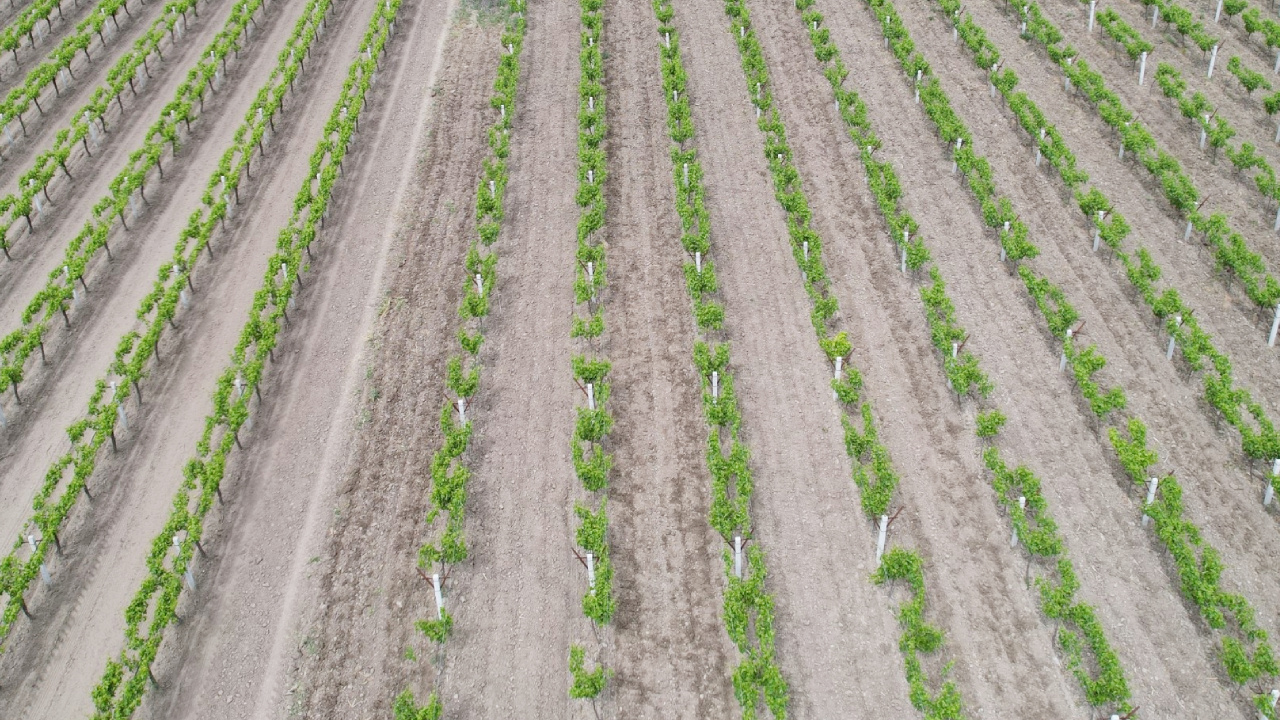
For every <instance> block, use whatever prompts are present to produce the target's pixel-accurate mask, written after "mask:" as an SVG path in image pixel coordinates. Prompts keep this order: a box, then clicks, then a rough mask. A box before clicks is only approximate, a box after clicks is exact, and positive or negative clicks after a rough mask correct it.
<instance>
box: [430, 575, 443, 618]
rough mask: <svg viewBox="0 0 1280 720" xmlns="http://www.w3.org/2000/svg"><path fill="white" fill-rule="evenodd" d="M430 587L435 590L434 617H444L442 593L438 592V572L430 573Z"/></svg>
mask: <svg viewBox="0 0 1280 720" xmlns="http://www.w3.org/2000/svg"><path fill="white" fill-rule="evenodd" d="M431 587H432V588H433V589H435V591H436V619H437V620H443V619H444V595H443V594H442V593H441V592H440V573H432V574H431Z"/></svg>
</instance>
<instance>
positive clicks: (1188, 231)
mask: <svg viewBox="0 0 1280 720" xmlns="http://www.w3.org/2000/svg"><path fill="white" fill-rule="evenodd" d="M1191 227H1192V225H1191V221H1190V220H1188V221H1187V229H1186V230H1183V231H1182V241H1183V242H1186V241H1188V240H1190V239H1191Z"/></svg>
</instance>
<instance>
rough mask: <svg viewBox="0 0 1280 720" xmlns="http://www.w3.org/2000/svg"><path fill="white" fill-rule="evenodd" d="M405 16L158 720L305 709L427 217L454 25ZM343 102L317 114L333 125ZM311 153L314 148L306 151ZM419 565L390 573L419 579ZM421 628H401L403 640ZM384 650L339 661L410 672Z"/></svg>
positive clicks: (411, 10) (371, 687) (415, 8)
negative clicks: (390, 256)
mask: <svg viewBox="0 0 1280 720" xmlns="http://www.w3.org/2000/svg"><path fill="white" fill-rule="evenodd" d="M400 12H401V15H400V19H399V20H398V21H397V30H396V37H395V39H394V40H393V44H392V45H391V48H390V51H389V56H388V57H387V59H386V61H384V64H383V66H382V69H381V70H380V72H379V82H378V85H377V86H376V87H375V89H374V91H373V93H372V94H371V95H370V96H369V102H370V106H369V109H368V111H367V112H368V114H367V115H365V116H362V118H361V124H360V126H361V132H360V135H359V136H357V139H356V141H355V146H354V147H353V151H354V153H353V155H351V156H349V157H350V160H349V162H348V163H347V164H346V175H345V177H344V179H343V180H342V181H341V182H340V184H339V191H338V193H339V194H338V201H337V205H336V206H335V207H334V213H335V217H341V218H342V220H341V221H340V222H339V223H336V224H333V225H330V226H329V227H328V228H327V229H326V230H325V232H324V235H323V237H322V239H321V244H320V246H319V251H318V252H317V255H316V258H315V260H313V267H316V268H318V269H319V270H320V273H319V274H318V275H315V276H313V278H312V279H311V280H310V281H308V283H307V286H306V290H305V291H304V295H303V296H302V297H301V298H300V301H299V308H298V313H297V316H293V315H291V317H293V318H294V326H293V328H292V330H291V331H290V333H289V334H288V336H287V338H286V341H285V344H284V345H283V346H282V347H281V348H280V350H279V351H278V352H277V354H276V356H277V359H278V360H279V363H280V364H279V365H278V366H277V367H275V368H274V369H273V374H274V377H273V378H272V379H270V380H268V385H267V386H266V390H265V392H266V396H265V397H266V398H267V401H266V404H265V405H263V406H262V407H261V408H260V410H261V411H262V413H261V415H260V416H259V418H258V421H257V427H256V428H255V430H254V431H253V433H252V435H251V436H250V438H251V439H250V444H251V449H250V451H249V452H248V453H247V454H246V455H245V456H244V459H243V464H242V465H240V466H239V467H237V468H236V471H235V475H234V478H235V480H234V482H233V484H232V486H231V487H232V490H231V493H230V504H229V506H228V509H229V510H230V512H228V513H227V514H226V515H223V516H222V517H221V518H220V519H219V521H218V523H217V529H216V531H215V534H214V536H213V538H212V540H211V543H212V545H213V547H216V548H218V549H217V550H216V551H215V556H216V557H215V559H214V561H213V562H212V563H211V564H210V565H209V566H208V567H207V568H206V573H207V575H206V578H207V581H206V587H208V588H210V589H211V592H210V593H209V594H208V595H203V596H201V598H200V603H199V605H198V606H197V607H196V608H195V612H196V613H197V614H198V616H199V617H200V620H199V622H198V623H197V624H195V625H193V626H192V627H191V629H190V631H189V632H186V633H184V634H183V635H182V636H179V637H178V638H176V641H177V642H176V643H175V644H177V645H178V646H180V647H181V648H182V652H181V653H180V654H179V655H175V656H174V657H173V658H172V659H171V661H170V662H169V663H168V664H167V666H166V667H165V669H164V676H165V677H167V678H172V684H171V685H169V686H168V687H166V688H165V692H164V693H163V694H160V695H157V697H156V699H155V700H156V701H155V705H154V706H153V712H154V716H155V717H163V718H178V717H181V718H205V717H208V718H215V717H216V718H224V717H237V718H240V717H243V718H249V717H279V716H281V715H282V714H284V713H286V712H288V711H289V709H297V708H299V707H301V704H302V703H303V702H304V701H305V698H306V695H305V694H304V693H300V692H297V690H298V686H297V685H296V684H295V683H294V681H293V678H292V677H291V675H292V674H293V671H292V668H291V666H292V664H293V661H294V659H295V654H296V653H298V652H299V650H300V649H302V648H303V647H307V648H311V647H314V642H315V638H314V636H309V637H310V638H311V639H310V640H308V641H307V642H305V643H301V642H300V637H301V635H300V634H301V633H302V632H303V628H302V626H301V623H302V619H303V617H304V616H305V615H307V614H309V613H312V612H315V611H316V610H318V609H321V608H324V607H325V604H324V603H317V594H316V589H317V588H316V586H317V581H318V577H317V573H316V572H315V568H316V566H315V564H314V563H313V560H315V561H316V562H319V559H320V557H321V556H320V555H319V554H317V553H321V552H322V545H323V544H324V542H325V535H324V533H325V530H326V529H327V528H328V525H329V523H330V518H333V519H348V518H350V516H348V515H344V514H333V515H331V514H330V508H331V506H332V505H333V502H334V491H335V490H336V485H337V484H338V483H339V481H340V478H341V477H342V476H343V475H344V474H345V473H346V471H347V461H348V460H349V459H350V457H349V449H350V447H351V446H350V442H351V439H352V437H353V436H354V434H355V431H356V429H357V427H358V419H357V418H358V412H359V411H360V409H361V408H360V405H361V404H362V402H361V401H362V392H361V390H362V386H363V385H364V384H365V382H366V378H365V377H364V376H363V375H362V373H361V371H362V369H363V368H364V367H365V366H366V362H367V360H368V358H367V357H366V353H368V352H369V350H368V346H367V345H366V344H365V343H364V342H361V340H363V339H365V338H367V337H369V335H370V332H371V330H372V329H373V327H374V324H375V322H376V320H377V314H378V312H379V309H380V303H379V300H380V293H379V288H380V287H381V279H382V275H383V272H384V266H385V260H386V257H387V252H388V249H389V248H390V247H391V246H392V244H393V241H396V240H400V241H403V240H404V239H405V238H403V237H401V233H402V232H403V230H404V228H405V227H406V223H412V222H413V221H414V220H416V219H417V217H418V215H417V209H416V203H417V201H418V200H420V199H421V197H420V193H419V190H418V186H417V184H416V183H415V182H413V181H414V180H415V179H416V178H417V177H418V170H419V168H418V166H417V164H416V162H415V159H416V158H418V157H420V156H421V152H420V149H421V146H422V143H423V142H426V141H427V140H428V137H427V133H426V131H425V128H426V127H427V124H428V121H429V120H430V119H432V118H434V113H433V112H432V111H431V106H432V101H431V90H432V87H433V83H434V79H435V77H436V75H437V71H438V69H439V65H440V59H441V55H440V54H439V53H438V49H439V48H440V45H441V44H442V43H443V42H444V34H445V30H446V27H447V19H448V17H449V9H448V8H444V7H440V6H438V5H436V4H434V3H427V2H413V3H408V4H406V5H405V6H404V7H403V8H402V9H401V11H400ZM366 19H367V18H365V17H360V18H352V19H351V25H352V26H353V29H358V30H360V31H361V32H362V31H363V28H364V25H365V20H366ZM352 54H353V53H346V54H345V55H344V56H343V58H342V64H341V65H340V66H339V65H334V66H332V67H331V68H328V69H327V70H328V71H327V72H325V73H324V74H323V76H318V78H317V79H318V81H319V82H321V83H322V84H323V86H324V87H325V88H326V89H329V88H332V89H333V91H334V92H335V93H336V91H337V90H338V89H339V88H340V85H341V77H342V74H343V73H344V72H345V69H346V62H347V61H349V60H350V57H351V55H352ZM332 100H333V98H329V99H327V101H326V102H325V103H323V104H320V105H319V106H318V107H317V108H316V109H315V112H316V114H317V115H323V116H325V117H327V115H328V108H329V107H330V106H331V104H332ZM309 142H310V143H311V144H314V137H310V138H309ZM309 150H310V148H309V147H308V148H305V149H303V148H299V150H298V154H299V155H300V156H302V155H304V154H307V153H309ZM300 181H301V178H298V179H297V180H295V181H293V182H290V183H288V187H289V188H291V189H292V188H295V187H296V186H297V185H298V184H299V182H300ZM402 207H403V208H406V209H405V210H404V211H403V212H402V211H401V209H400V208H402ZM382 307H383V308H384V309H385V306H382ZM318 388H322V389H323V390H321V391H319V392H318V391H317V389H318ZM386 547H387V545H385V544H383V543H378V545H377V546H376V547H373V548H370V549H371V550H374V551H375V552H382V551H384V549H385V548H386ZM392 547H399V548H406V549H411V547H412V546H411V545H408V544H401V543H396V544H394V545H392ZM396 557H399V556H396ZM327 559H328V558H326V560H327ZM400 559H403V558H400ZM408 568H409V566H408V565H405V564H399V565H394V566H392V567H391V568H390V569H391V570H393V571H394V572H395V574H397V575H400V576H402V578H406V579H407V578H408V577H409V576H410V573H408V572H406V570H408ZM345 609H347V610H350V609H352V608H350V607H347V608H345ZM411 627H412V626H411V625H410V624H409V623H408V622H404V621H403V618H401V628H398V629H399V630H400V631H401V635H403V634H404V631H407V630H410V629H411ZM388 629H390V628H388ZM371 635H372V637H370V638H369V639H370V640H373V641H376V642H379V643H384V642H385V641H386V637H387V636H386V635H385V634H383V632H374V633H372V634H371ZM379 647H381V649H382V650H383V651H384V653H383V654H381V655H379V654H377V653H371V652H360V653H358V654H357V653H355V652H353V651H354V649H355V645H354V644H353V646H352V647H348V648H344V652H343V653H342V655H343V657H342V658H331V659H338V660H340V662H342V668H341V670H342V672H343V675H342V676H343V677H344V678H353V677H355V673H356V672H358V669H357V667H356V665H355V661H357V660H358V661H359V667H361V668H376V667H378V666H377V665H376V664H375V663H374V662H373V660H375V659H381V660H382V661H383V662H388V661H391V662H394V661H395V660H397V659H398V658H397V655H398V653H399V652H400V650H401V649H402V646H396V645H394V644H392V645H390V646H388V645H380V646H379ZM361 649H362V650H366V649H367V648H363V647H362V648H361ZM335 689H336V688H335ZM361 690H362V691H364V692H372V693H377V692H378V691H379V690H382V691H383V695H382V697H380V698H378V700H379V701H380V702H379V703H376V704H374V705H373V706H372V708H371V710H370V714H371V715H374V714H376V713H375V712H374V711H373V709H376V708H380V707H385V703H386V702H388V701H389V698H390V695H389V694H386V693H388V692H389V691H390V689H389V688H387V687H386V686H384V685H378V684H362V686H361Z"/></svg>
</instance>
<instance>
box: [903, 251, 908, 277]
mask: <svg viewBox="0 0 1280 720" xmlns="http://www.w3.org/2000/svg"><path fill="white" fill-rule="evenodd" d="M902 274H903V275H906V274H907V246H906V245H903V246H902Z"/></svg>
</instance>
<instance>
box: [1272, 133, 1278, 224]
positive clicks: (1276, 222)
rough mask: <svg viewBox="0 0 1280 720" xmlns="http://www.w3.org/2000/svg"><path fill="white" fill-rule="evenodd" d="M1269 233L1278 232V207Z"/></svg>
mask: <svg viewBox="0 0 1280 720" xmlns="http://www.w3.org/2000/svg"><path fill="white" fill-rule="evenodd" d="M1278 131H1280V130H1278ZM1271 232H1280V207H1278V208H1276V221H1275V222H1274V223H1272V225H1271Z"/></svg>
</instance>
